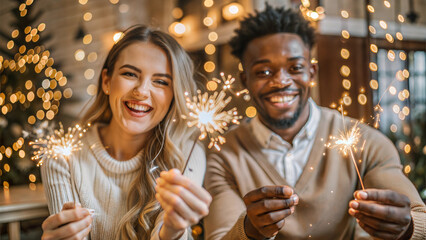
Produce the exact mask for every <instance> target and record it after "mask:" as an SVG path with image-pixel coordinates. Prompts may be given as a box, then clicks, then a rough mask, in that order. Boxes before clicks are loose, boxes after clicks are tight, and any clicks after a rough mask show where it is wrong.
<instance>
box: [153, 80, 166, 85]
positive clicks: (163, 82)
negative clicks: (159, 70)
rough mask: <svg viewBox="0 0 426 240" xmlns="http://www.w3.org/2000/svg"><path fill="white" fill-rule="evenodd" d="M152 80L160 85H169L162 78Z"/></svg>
mask: <svg viewBox="0 0 426 240" xmlns="http://www.w3.org/2000/svg"><path fill="white" fill-rule="evenodd" d="M154 82H155V83H157V84H160V85H164V86H169V83H168V82H167V81H165V80H162V79H155V80H154Z"/></svg>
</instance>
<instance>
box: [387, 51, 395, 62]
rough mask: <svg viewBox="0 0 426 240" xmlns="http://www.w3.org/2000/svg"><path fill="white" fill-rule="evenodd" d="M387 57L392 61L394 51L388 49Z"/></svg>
mask: <svg viewBox="0 0 426 240" xmlns="http://www.w3.org/2000/svg"><path fill="white" fill-rule="evenodd" d="M388 59H389V61H391V62H393V61H394V60H395V52H394V51H392V50H389V51H388Z"/></svg>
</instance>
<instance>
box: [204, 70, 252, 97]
mask: <svg viewBox="0 0 426 240" xmlns="http://www.w3.org/2000/svg"><path fill="white" fill-rule="evenodd" d="M220 77H221V79H218V78H213V79H212V80H213V81H215V82H216V83H218V84H223V90H228V91H229V92H231V93H232V94H233V95H236V96H240V95H241V94H248V93H249V92H248V90H247V89H244V90H241V91H239V92H234V90H232V84H234V82H235V78H234V77H232V75H228V76H226V77H225V73H223V72H221V73H220Z"/></svg>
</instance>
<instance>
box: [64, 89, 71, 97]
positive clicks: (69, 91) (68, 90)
mask: <svg viewBox="0 0 426 240" xmlns="http://www.w3.org/2000/svg"><path fill="white" fill-rule="evenodd" d="M64 97H65V98H71V97H72V90H71V88H66V89H65V90H64Z"/></svg>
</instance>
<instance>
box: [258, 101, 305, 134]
mask: <svg viewBox="0 0 426 240" xmlns="http://www.w3.org/2000/svg"><path fill="white" fill-rule="evenodd" d="M255 102H256V100H255ZM307 103H308V101H305V102H301V103H299V105H298V106H297V109H296V112H295V113H294V115H293V117H291V118H285V119H275V118H272V117H271V116H269V115H268V114H267V113H266V111H264V110H263V109H262V108H261V107H260V106H259V104H257V103H256V105H257V106H258V107H257V109H259V110H258V112H259V114H260V115H261V116H262V119H263V120H264V121H265V122H266V123H267V124H268V125H269V126H271V127H273V128H276V129H287V128H290V127H292V126H293V125H294V123H295V122H296V121H297V119H299V117H300V114H301V113H302V110H303V108H304V107H305V106H306V104H307Z"/></svg>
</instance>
